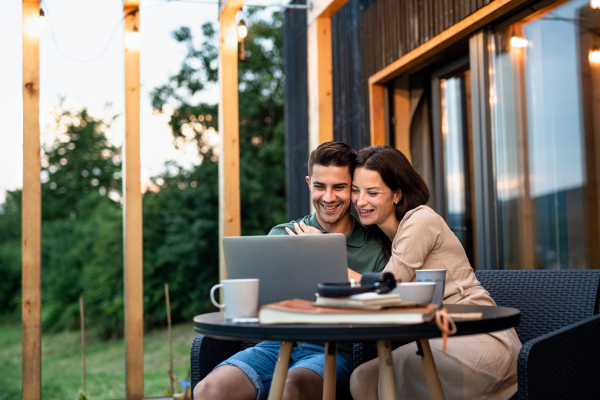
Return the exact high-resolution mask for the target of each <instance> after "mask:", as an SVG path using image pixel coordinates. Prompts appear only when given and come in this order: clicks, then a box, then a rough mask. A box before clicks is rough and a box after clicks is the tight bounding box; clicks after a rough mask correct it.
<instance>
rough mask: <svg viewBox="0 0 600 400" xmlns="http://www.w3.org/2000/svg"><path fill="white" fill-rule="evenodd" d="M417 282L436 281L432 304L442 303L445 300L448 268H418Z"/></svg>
mask: <svg viewBox="0 0 600 400" xmlns="http://www.w3.org/2000/svg"><path fill="white" fill-rule="evenodd" d="M417 282H435V284H436V286H435V292H434V293H433V299H432V300H431V304H439V305H440V306H441V305H442V302H443V301H444V291H445V289H446V270H445V269H418V270H417Z"/></svg>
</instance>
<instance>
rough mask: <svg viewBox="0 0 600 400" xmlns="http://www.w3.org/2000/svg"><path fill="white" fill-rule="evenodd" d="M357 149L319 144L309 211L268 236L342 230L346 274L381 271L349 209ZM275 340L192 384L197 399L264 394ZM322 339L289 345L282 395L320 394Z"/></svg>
mask: <svg viewBox="0 0 600 400" xmlns="http://www.w3.org/2000/svg"><path fill="white" fill-rule="evenodd" d="M355 160H356V151H354V150H352V149H351V148H350V147H349V146H348V145H346V144H344V143H340V142H327V143H323V144H322V145H320V146H319V147H317V149H315V150H314V151H312V152H311V153H310V157H309V160H308V176H307V177H306V182H307V183H308V186H309V187H310V193H311V198H312V204H313V206H314V208H315V213H314V214H313V215H308V216H306V217H304V218H302V219H300V220H297V221H292V222H290V223H287V224H281V225H277V226H276V227H274V228H273V229H272V230H271V232H269V235H286V234H289V235H295V234H298V235H303V234H315V233H343V234H344V235H346V246H347V252H348V267H349V271H348V275H349V278H357V279H360V274H363V273H365V272H374V271H382V270H383V268H384V267H385V265H386V263H387V260H386V259H384V256H383V251H382V243H381V241H380V239H379V237H377V236H376V235H375V234H373V233H372V232H370V231H368V230H367V229H366V228H365V227H364V226H362V225H361V224H360V223H359V222H358V220H356V219H355V218H354V217H353V216H352V214H350V204H351V201H350V195H351V186H352V173H353V170H354V163H355ZM279 345H280V343H278V342H262V343H259V344H258V345H256V346H255V347H252V348H250V349H246V350H244V351H241V352H239V353H237V354H235V355H234V356H232V357H230V358H229V359H227V360H225V361H224V362H222V363H221V364H219V365H218V366H217V367H216V368H215V369H214V370H213V371H212V372H211V373H210V374H208V375H207V376H206V378H204V379H203V380H202V381H201V382H200V383H198V385H197V386H196V387H195V388H194V399H195V400H213V399H227V400H253V399H259V400H260V399H266V398H267V396H268V393H269V388H270V386H271V379H272V375H273V371H274V370H275V363H276V362H277V355H278V353H279ZM338 351H339V354H341V356H338V357H337V368H336V372H337V385H342V384H347V383H348V382H349V380H350V375H351V373H352V369H353V366H352V345H351V344H346V345H344V344H342V345H339V346H338ZM324 364H325V356H324V347H323V345H322V344H315V343H306V342H296V343H295V344H294V347H293V348H292V355H291V359H290V364H289V372H288V375H287V380H286V383H285V389H284V393H283V398H284V400H293V399H305V400H308V399H321V398H322V393H323V376H324Z"/></svg>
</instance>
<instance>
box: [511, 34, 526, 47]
mask: <svg viewBox="0 0 600 400" xmlns="http://www.w3.org/2000/svg"><path fill="white" fill-rule="evenodd" d="M528 44H529V42H528V41H527V39H524V38H522V37H518V36H513V37H512V38H510V46H511V47H518V48H523V47H527V45H528Z"/></svg>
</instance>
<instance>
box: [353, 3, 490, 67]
mask: <svg viewBox="0 0 600 400" xmlns="http://www.w3.org/2000/svg"><path fill="white" fill-rule="evenodd" d="M357 1H359V2H360V3H362V4H361V6H362V7H363V12H362V15H361V19H362V29H363V31H364V32H363V36H364V38H365V41H364V43H363V46H364V47H363V49H364V55H365V58H364V60H365V68H364V72H365V74H366V75H367V76H371V75H373V74H374V73H375V72H377V71H379V70H380V69H382V68H384V67H385V66H386V65H388V64H390V63H392V62H393V61H395V60H397V59H399V58H400V57H402V56H403V55H404V54H406V53H408V52H409V51H411V50H414V49H415V48H417V47H418V46H420V45H422V44H423V43H425V42H427V41H428V40H430V39H432V38H433V37H434V36H435V35H437V34H439V33H441V32H442V31H444V30H446V29H448V28H450V27H451V26H452V25H454V24H456V23H457V22H459V21H460V20H462V19H464V18H466V17H468V16H469V15H470V14H472V13H474V12H475V11H477V10H478V9H480V8H481V7H483V6H485V5H487V4H489V3H490V2H491V0H400V1H398V0H357Z"/></svg>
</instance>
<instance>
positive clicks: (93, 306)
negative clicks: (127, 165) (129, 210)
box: [42, 104, 123, 337]
mask: <svg viewBox="0 0 600 400" xmlns="http://www.w3.org/2000/svg"><path fill="white" fill-rule="evenodd" d="M54 117H55V123H54V125H53V126H52V127H51V129H52V132H53V136H54V139H53V140H52V142H51V143H49V144H47V145H45V146H44V147H43V156H42V179H43V183H42V270H43V273H42V302H43V307H42V323H43V324H44V329H46V330H48V331H53V330H59V329H68V328H76V327H77V326H78V324H79V303H78V300H79V297H80V296H82V295H83V296H84V297H85V299H86V311H87V314H88V315H89V316H90V318H92V319H93V320H94V321H97V323H96V327H97V328H98V330H99V332H100V333H101V334H102V335H103V336H105V337H107V336H115V335H120V334H122V329H121V328H122V326H123V321H122V319H123V318H122V317H123V311H122V310H120V311H114V307H113V304H114V303H120V304H122V303H123V244H122V210H121V204H120V203H119V202H118V201H115V200H118V199H119V197H120V192H121V184H122V183H121V159H120V157H121V150H120V148H118V147H116V146H114V145H113V144H111V143H110V142H109V141H108V139H107V137H106V132H107V130H108V129H109V128H110V124H111V122H112V121H113V120H114V118H115V117H112V118H104V119H103V118H95V117H93V116H91V115H90V114H89V113H88V111H87V110H86V109H85V108H83V109H81V110H64V109H63V107H62V104H61V105H59V106H58V107H56V109H55V111H54ZM111 194H112V196H113V197H114V200H113V199H110V198H109V197H108V196H109V195H111ZM116 271H118V273H117V272H116ZM111 317H113V318H111ZM119 317H120V318H119ZM107 326H108V327H109V328H108V329H105V327H107Z"/></svg>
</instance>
